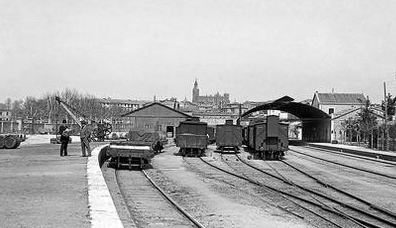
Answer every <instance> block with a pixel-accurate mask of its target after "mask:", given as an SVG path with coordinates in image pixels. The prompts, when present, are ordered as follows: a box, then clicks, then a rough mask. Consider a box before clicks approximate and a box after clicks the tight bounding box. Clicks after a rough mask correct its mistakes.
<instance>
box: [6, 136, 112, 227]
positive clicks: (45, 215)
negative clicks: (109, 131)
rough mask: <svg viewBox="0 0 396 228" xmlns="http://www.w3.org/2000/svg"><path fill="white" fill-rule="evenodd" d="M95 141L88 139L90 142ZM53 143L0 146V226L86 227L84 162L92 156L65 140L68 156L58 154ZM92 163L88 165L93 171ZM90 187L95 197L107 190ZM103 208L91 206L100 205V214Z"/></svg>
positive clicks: (88, 218)
mask: <svg viewBox="0 0 396 228" xmlns="http://www.w3.org/2000/svg"><path fill="white" fill-rule="evenodd" d="M99 145H100V144H98V143H91V146H92V147H96V146H99ZM59 146H60V145H59V144H49V143H48V144H47V143H46V144H34V145H23V144H22V145H21V146H20V148H19V149H13V150H7V149H0V221H1V223H2V224H1V227H68V228H69V227H91V226H92V221H91V213H92V212H93V211H92V208H91V209H90V206H89V205H90V203H89V199H88V198H89V196H88V195H89V194H88V188H89V187H88V186H89V185H88V179H89V178H88V174H87V162H88V163H90V162H91V163H92V162H94V160H95V159H96V160H97V158H94V157H91V158H89V159H87V158H86V157H81V148H80V143H72V144H70V145H69V148H68V152H69V156H67V157H60V156H59ZM93 165H94V164H92V165H91V166H92V167H91V168H90V169H91V172H93V173H94V172H96V170H95V169H94V167H93ZM97 168H98V170H100V169H99V167H97ZM91 181H94V182H95V181H96V179H91ZM97 184H98V185H100V184H99V183H97ZM90 186H91V188H92V187H93V186H95V188H94V189H92V190H93V191H97V193H94V195H96V196H98V195H99V196H100V194H101V193H100V192H106V190H107V187H106V186H103V184H102V186H101V187H97V186H96V184H92V183H91V185H90ZM103 187H106V188H105V190H103ZM107 191H108V190H107ZM105 198H106V196H105ZM108 200H109V198H107V200H105V201H108ZM110 200H111V198H110ZM110 204H111V203H110ZM94 207H95V206H94ZM107 209H108V208H107V207H106V206H104V207H102V208H98V209H97V210H102V215H103V213H104V212H106V210H107ZM110 217H114V216H110ZM116 217H117V216H116ZM95 221H96V223H98V220H95ZM115 223H117V222H115ZM103 225H106V224H103V223H102V226H103ZM107 225H109V224H107ZM96 227H100V226H96ZM107 227H110V226H107Z"/></svg>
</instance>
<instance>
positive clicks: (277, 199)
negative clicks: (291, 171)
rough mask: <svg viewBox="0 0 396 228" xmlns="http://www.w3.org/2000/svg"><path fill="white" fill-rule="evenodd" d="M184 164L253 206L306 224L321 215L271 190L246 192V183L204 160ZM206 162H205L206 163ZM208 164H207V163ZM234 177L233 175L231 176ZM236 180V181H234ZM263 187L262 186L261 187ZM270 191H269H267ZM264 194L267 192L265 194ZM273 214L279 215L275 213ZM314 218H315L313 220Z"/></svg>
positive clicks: (190, 160)
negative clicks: (235, 193)
mask: <svg viewBox="0 0 396 228" xmlns="http://www.w3.org/2000/svg"><path fill="white" fill-rule="evenodd" d="M183 160H184V162H185V163H186V164H187V165H188V166H189V167H193V171H194V172H196V173H200V175H204V176H206V177H207V178H209V179H211V180H215V182H219V183H222V184H225V185H227V186H228V188H232V189H235V190H236V191H237V192H238V194H242V195H244V196H248V197H250V198H252V199H254V203H252V205H256V206H259V207H262V208H266V209H267V208H268V207H270V208H271V207H272V208H274V209H275V208H277V209H279V210H281V211H283V212H285V213H286V214H285V215H290V216H292V217H295V218H298V219H301V220H304V221H305V223H307V222H308V224H310V223H311V221H312V220H316V219H317V217H320V215H319V214H318V213H317V212H315V211H313V210H310V209H309V208H308V207H305V206H303V205H301V204H299V203H297V202H295V201H293V200H291V199H285V197H284V196H283V195H280V194H278V193H276V192H273V191H271V190H270V189H265V190H264V191H263V190H260V193H257V192H256V191H253V192H252V191H251V190H246V189H244V187H243V186H245V187H246V183H242V182H241V181H240V178H239V177H237V178H231V180H230V178H225V177H224V173H223V171H221V172H219V170H217V169H207V167H206V166H203V165H202V159H196V158H183ZM204 162H205V161H204ZM205 163H206V162H205ZM231 176H232V175H231ZM232 179H234V180H232ZM247 182H249V181H247ZM261 187H262V186H261ZM267 190H268V191H267ZM263 192H266V193H265V194H263ZM273 213H275V214H276V213H277V212H276V211H274V212H273ZM313 217H314V218H313ZM322 219H323V220H324V221H326V222H328V223H330V224H332V223H331V221H327V220H326V218H322ZM320 224H321V225H320V226H317V227H329V226H328V225H325V226H322V225H323V222H321V223H320ZM331 227H340V228H341V227H343V226H342V225H335V226H331Z"/></svg>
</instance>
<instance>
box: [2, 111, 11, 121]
mask: <svg viewBox="0 0 396 228" xmlns="http://www.w3.org/2000/svg"><path fill="white" fill-rule="evenodd" d="M11 118H12V111H11V110H0V120H11Z"/></svg>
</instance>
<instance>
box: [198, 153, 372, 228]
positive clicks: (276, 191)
mask: <svg viewBox="0 0 396 228" xmlns="http://www.w3.org/2000/svg"><path fill="white" fill-rule="evenodd" d="M200 159H201V161H202V162H204V163H205V164H207V165H209V166H211V167H213V168H215V169H217V170H220V171H221V172H224V173H226V174H229V175H231V176H234V177H236V178H239V179H242V180H245V181H247V182H248V183H251V184H253V185H256V186H259V187H262V188H264V189H268V190H271V191H272V192H275V193H278V194H280V195H281V196H286V197H290V198H293V199H295V200H299V201H302V202H304V203H307V204H309V205H313V206H315V207H316V209H317V208H319V209H322V210H324V211H327V212H330V213H332V214H335V215H337V216H339V217H343V218H346V217H348V215H345V214H344V213H342V212H339V211H337V210H334V209H333V208H330V207H328V206H325V205H323V204H321V203H318V202H314V201H311V200H307V199H305V198H303V197H300V196H297V195H295V194H293V193H289V192H287V191H284V190H281V189H278V188H275V187H272V186H270V185H267V184H264V183H260V182H258V181H255V180H253V179H251V178H249V177H247V176H245V175H240V174H236V173H234V172H231V171H228V170H226V169H224V168H221V167H219V166H216V165H214V164H211V163H209V162H207V161H205V160H204V159H203V158H200ZM290 198H287V200H289V201H290V202H292V203H294V204H296V205H298V206H299V207H301V208H303V209H304V210H307V211H309V212H310V213H312V214H314V215H316V216H317V217H319V218H321V219H323V220H324V221H326V222H328V223H330V224H332V225H333V226H336V227H344V226H343V225H341V224H338V223H337V222H334V221H331V220H329V219H328V218H326V217H325V216H323V215H321V214H319V213H317V212H315V210H312V209H309V208H307V207H305V206H303V205H302V204H301V203H297V202H295V201H294V200H291V199H290ZM352 221H353V222H354V223H355V224H357V225H359V226H361V227H367V226H366V225H364V224H369V225H370V227H378V226H376V225H374V224H371V223H368V222H365V221H362V220H360V219H358V218H357V219H356V220H352ZM363 223H364V224H363Z"/></svg>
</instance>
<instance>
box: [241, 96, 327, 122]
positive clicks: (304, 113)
mask: <svg viewBox="0 0 396 228" xmlns="http://www.w3.org/2000/svg"><path fill="white" fill-rule="evenodd" d="M293 101H294V99H293V98H291V97H289V96H284V97H281V98H279V99H277V100H274V101H268V102H265V103H263V104H262V105H259V106H257V107H255V108H252V109H250V110H248V111H246V112H245V113H243V114H242V117H245V116H248V115H249V114H251V113H254V112H257V111H261V110H280V111H284V112H288V113H290V114H293V115H295V116H297V117H298V118H300V119H330V118H331V117H330V116H329V115H328V114H327V113H325V112H323V111H322V110H320V109H318V108H315V107H313V106H311V105H308V104H303V103H299V102H293Z"/></svg>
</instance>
